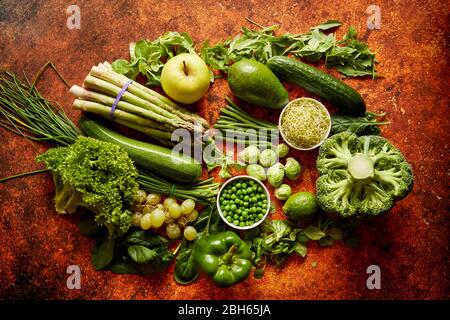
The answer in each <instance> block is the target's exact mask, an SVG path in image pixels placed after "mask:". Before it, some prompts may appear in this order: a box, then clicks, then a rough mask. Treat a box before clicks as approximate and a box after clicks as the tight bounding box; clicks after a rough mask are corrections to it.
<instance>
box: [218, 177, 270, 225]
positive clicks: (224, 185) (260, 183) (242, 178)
mask: <svg viewBox="0 0 450 320" xmlns="http://www.w3.org/2000/svg"><path fill="white" fill-rule="evenodd" d="M235 180H253V181H255V182H256V183H257V184H258V185H259V186H261V187H262V188H263V189H264V193H265V194H266V197H267V210H266V213H265V214H264V216H263V217H262V219H261V220H259V221H258V222H256V223H255V224H252V225H251V226H245V227H239V226H236V225H234V224H232V223H230V222H228V220H227V219H226V218H225V217H224V216H223V212H222V209H221V208H220V201H219V199H220V195H221V194H222V190H223V189H224V188H225V187H226V186H227V185H228V184H229V183H230V182H232V181H235ZM216 203H217V210H218V211H219V215H220V217H221V218H222V220H223V222H225V223H226V224H227V225H229V226H230V227H232V228H234V229H238V230H249V229H253V228H255V227H257V226H259V225H260V224H261V223H262V222H263V221H264V220H265V219H266V218H267V215H268V214H269V212H270V194H269V191H268V190H267V188H266V186H265V185H264V184H263V183H262V182H261V181H259V180H258V179H256V178H253V177H250V176H246V175H240V176H236V177H233V178H231V179H229V180H227V181H226V182H225V183H224V184H223V185H222V187H220V189H219V193H218V194H217V200H216Z"/></svg>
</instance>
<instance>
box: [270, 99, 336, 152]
mask: <svg viewBox="0 0 450 320" xmlns="http://www.w3.org/2000/svg"><path fill="white" fill-rule="evenodd" d="M299 100H310V101H314V102H315V103H317V104H318V105H320V106H321V107H322V108H323V109H324V110H325V112H326V113H327V115H328V120H329V121H330V125H329V127H328V130H327V134H326V135H325V136H324V138H323V139H322V140H321V141H320V142H319V143H318V144H316V145H314V146H312V147H309V148H301V147H298V146H295V145H293V144H292V143H291V142H290V141H289V140H288V139H286V137H285V136H284V134H283V130H281V119H282V118H283V114H284V111H286V109H287V108H289V106H290V105H291V104H293V103H294V102H296V101H299ZM278 128H279V130H280V133H281V137H282V138H283V140H284V141H285V142H286V143H287V144H288V145H289V146H290V147H292V148H294V149H296V150H302V151H307V150H312V149H315V148H317V147H318V146H320V145H321V144H322V143H323V142H324V141H325V140H326V139H327V138H328V135H329V134H330V131H331V116H330V113H329V112H328V110H327V108H325V106H324V105H323V104H322V103H321V102H320V101H317V100H316V99H312V98H305V97H304V98H298V99H295V100H292V101H291V102H289V103H288V104H287V105H286V106H285V107H284V108H283V110H282V111H281V114H280V118H279V119H278Z"/></svg>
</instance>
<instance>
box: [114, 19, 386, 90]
mask: <svg viewBox="0 0 450 320" xmlns="http://www.w3.org/2000/svg"><path fill="white" fill-rule="evenodd" d="M247 20H248V21H249V22H250V23H252V24H254V25H256V26H258V27H259V28H260V29H257V30H254V29H250V28H246V27H242V28H241V34H239V35H237V36H235V37H234V38H232V39H227V40H224V41H220V42H218V43H216V44H214V45H210V44H209V42H208V41H205V42H204V43H203V46H202V48H201V49H200V52H199V53H200V55H201V57H202V58H203V60H204V61H205V62H206V64H207V65H209V67H210V68H211V69H213V70H218V71H223V72H227V70H228V67H229V66H230V65H231V64H232V63H234V62H236V61H239V60H242V59H255V60H257V61H259V62H261V63H266V61H267V60H268V59H269V58H271V57H273V56H278V55H293V56H295V57H297V58H300V59H306V60H308V61H310V62H318V61H325V64H326V66H327V67H329V68H336V70H337V71H339V72H340V73H341V74H343V75H345V76H347V77H357V76H372V77H373V78H375V77H376V76H377V72H376V68H375V66H376V59H375V52H373V51H371V50H370V48H369V46H368V45H367V44H366V43H364V42H361V41H359V40H358V39H357V36H358V33H357V31H356V29H355V28H354V27H350V28H349V29H348V30H347V32H346V33H345V35H344V36H343V38H342V39H341V40H337V39H336V36H335V34H334V33H329V31H330V30H331V29H334V28H338V27H340V26H341V25H342V22H340V21H337V20H328V21H326V22H324V23H321V24H319V25H317V26H315V27H312V28H310V30H309V31H308V32H306V33H298V34H291V33H285V34H283V35H276V34H275V32H276V31H277V30H278V29H279V26H278V25H273V26H270V27H263V26H261V25H259V24H257V23H255V22H253V21H251V20H250V19H247ZM184 52H189V53H195V52H196V51H195V46H194V43H193V41H192V38H191V37H190V36H189V35H188V34H187V33H178V32H167V33H165V34H163V35H162V36H161V37H159V38H157V39H156V40H153V41H151V40H145V39H143V40H139V41H138V42H133V43H131V44H130V61H127V60H124V59H118V60H116V61H114V62H113V63H112V68H113V70H114V71H116V72H118V73H121V74H124V75H126V76H127V77H128V78H130V79H136V77H137V75H138V74H139V73H140V74H142V75H143V76H144V77H146V78H147V83H146V85H149V86H152V85H154V86H159V85H160V76H161V71H162V68H163V67H164V64H165V62H166V61H167V60H168V59H170V58H172V57H173V56H175V55H177V54H180V53H184ZM211 81H214V74H213V73H212V72H211Z"/></svg>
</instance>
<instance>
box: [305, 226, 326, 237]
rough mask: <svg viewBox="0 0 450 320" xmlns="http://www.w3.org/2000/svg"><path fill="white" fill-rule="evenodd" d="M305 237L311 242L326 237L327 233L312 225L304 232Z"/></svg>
mask: <svg viewBox="0 0 450 320" xmlns="http://www.w3.org/2000/svg"><path fill="white" fill-rule="evenodd" d="M303 231H304V233H305V235H306V236H307V237H308V238H309V239H311V240H319V239H321V238H323V237H325V236H326V233H325V232H323V231H322V230H320V229H319V228H318V227H316V226H313V225H310V226H308V227H307V228H306V229H305V230H303Z"/></svg>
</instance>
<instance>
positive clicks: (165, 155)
mask: <svg viewBox="0 0 450 320" xmlns="http://www.w3.org/2000/svg"><path fill="white" fill-rule="evenodd" d="M79 125H80V127H81V131H82V132H83V134H84V135H86V136H89V137H92V138H95V139H98V140H102V141H106V142H111V143H114V144H117V145H119V146H121V147H122V148H124V149H125V150H126V151H127V153H128V155H129V156H130V158H131V159H132V160H133V161H134V163H135V164H136V166H138V167H139V168H141V169H145V170H148V171H150V172H153V173H156V174H158V175H160V176H163V177H166V178H168V179H170V180H173V181H177V182H181V183H193V182H196V181H197V180H198V178H199V177H200V174H201V173H202V165H201V164H200V163H199V162H198V161H196V160H194V159H193V158H191V157H188V156H186V155H177V154H173V153H172V150H171V149H168V148H164V147H160V146H156V145H153V144H150V143H146V142H142V141H139V140H135V139H131V138H128V137H125V136H123V135H121V134H119V133H117V132H115V131H112V130H111V129H108V128H107V127H105V126H104V125H102V124H100V123H99V122H97V121H94V120H92V119H89V118H87V117H82V118H81V119H80V120H79Z"/></svg>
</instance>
